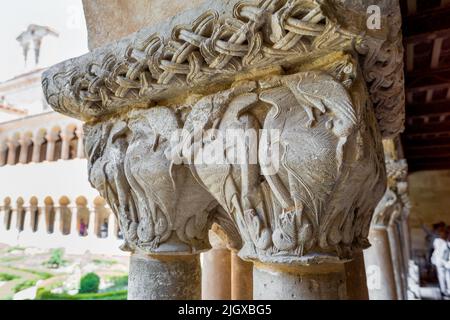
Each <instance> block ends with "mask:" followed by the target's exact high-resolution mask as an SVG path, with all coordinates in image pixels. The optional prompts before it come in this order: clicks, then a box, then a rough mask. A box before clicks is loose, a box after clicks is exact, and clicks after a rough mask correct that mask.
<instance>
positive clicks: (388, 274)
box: [364, 228, 398, 300]
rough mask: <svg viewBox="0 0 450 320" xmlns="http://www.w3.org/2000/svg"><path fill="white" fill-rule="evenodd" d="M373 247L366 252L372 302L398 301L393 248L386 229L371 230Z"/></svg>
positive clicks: (370, 237)
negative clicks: (392, 254)
mask: <svg viewBox="0 0 450 320" xmlns="http://www.w3.org/2000/svg"><path fill="white" fill-rule="evenodd" d="M369 240H370V243H371V244H372V246H371V247H370V248H369V249H367V250H365V251H364V260H365V265H366V273H367V283H368V289H369V298H370V300H397V299H398V296H397V289H396V285H395V276H394V268H393V264H392V257H391V248H390V246H389V237H388V233H387V230H386V228H371V230H370V233H369Z"/></svg>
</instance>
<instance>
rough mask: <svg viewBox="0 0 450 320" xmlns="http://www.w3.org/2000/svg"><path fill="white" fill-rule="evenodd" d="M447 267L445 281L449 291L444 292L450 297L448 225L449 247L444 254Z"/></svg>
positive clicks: (448, 230)
mask: <svg viewBox="0 0 450 320" xmlns="http://www.w3.org/2000/svg"><path fill="white" fill-rule="evenodd" d="M443 259H444V268H445V283H446V288H447V291H446V292H444V296H445V297H450V226H447V247H446V248H445V252H444V254H443Z"/></svg>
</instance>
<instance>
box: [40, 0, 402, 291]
mask: <svg viewBox="0 0 450 320" xmlns="http://www.w3.org/2000/svg"><path fill="white" fill-rule="evenodd" d="M366 2H367V1H366V0H357V1H338V2H336V1H332V2H330V1H325V2H323V3H322V2H321V3H320V4H319V3H318V2H313V1H312V2H311V1H308V2H301V1H300V2H295V3H294V2H292V1H287V2H284V1H281V2H280V1H276V0H273V1H272V0H257V1H254V2H245V1H240V0H230V1H220V0H209V1H202V3H201V4H198V6H197V7H196V10H197V11H195V10H193V11H188V12H185V13H179V14H177V16H176V18H173V19H170V20H168V21H167V22H166V23H164V24H160V25H151V26H148V27H147V28H144V29H142V30H140V31H139V32H138V33H136V34H133V35H130V36H129V37H127V38H124V39H122V40H120V41H117V42H113V43H110V44H107V45H104V46H103V47H100V48H97V49H96V50H95V51H93V52H91V53H89V54H87V55H85V56H83V57H79V58H75V59H72V60H69V61H66V62H63V63H61V64H59V65H57V66H54V67H52V68H50V69H49V70H47V71H46V72H45V74H44V76H43V88H44V93H45V95H46V97H47V100H48V103H49V105H50V106H52V108H53V109H54V110H56V111H58V112H61V113H64V114H66V115H68V116H71V117H75V118H78V119H83V120H85V121H86V123H85V125H84V127H83V130H84V135H85V137H84V143H85V150H86V157H87V159H88V166H89V167H88V168H89V180H90V182H91V183H92V185H93V186H94V187H95V188H96V189H97V190H98V191H99V192H100V195H101V196H102V197H103V198H104V199H105V200H106V202H107V203H108V205H109V206H110V207H111V209H112V210H113V211H114V213H115V214H117V216H118V217H119V222H120V226H121V230H122V233H123V234H124V244H123V245H122V249H124V250H127V251H130V252H131V278H130V279H131V280H130V298H131V299H153V298H169V299H173V298H189V297H190V298H198V297H199V290H197V289H196V288H199V287H200V282H199V281H200V280H199V277H196V276H195V275H196V272H195V270H197V268H198V257H197V256H196V255H197V254H198V253H200V252H203V251H205V250H208V249H209V247H210V244H209V241H208V238H207V230H208V229H209V226H210V225H211V223H217V224H219V225H220V226H221V227H222V228H223V229H224V231H225V232H226V233H227V236H228V238H229V239H231V241H230V248H231V249H233V250H235V251H237V250H239V256H240V257H241V258H242V259H243V260H246V261H252V262H254V263H255V268H254V281H253V287H254V297H255V298H257V299H272V298H276V299H280V298H286V299H348V298H350V297H353V296H358V297H360V296H361V293H354V292H352V293H349V290H348V289H349V288H351V286H350V285H347V280H346V274H349V277H350V278H351V277H353V276H354V277H355V280H354V281H357V282H360V281H362V280H361V279H362V271H361V265H362V264H361V261H360V258H361V251H362V250H363V249H365V248H367V247H368V246H369V243H368V240H367V238H368V234H369V228H370V223H371V218H372V213H373V210H374V209H375V207H376V205H377V203H378V202H379V200H380V199H381V198H382V196H383V193H384V191H385V189H386V172H385V171H386V170H385V164H384V156H383V148H382V142H381V140H382V137H391V136H396V135H397V134H398V133H399V132H400V131H401V130H402V128H403V119H404V92H403V91H404V90H403V74H402V69H403V65H402V63H403V62H402V59H396V57H401V56H403V48H402V45H401V43H402V42H401V30H400V25H401V15H400V11H399V6H398V3H397V2H396V1H395V2H389V4H388V5H387V4H380V9H381V14H382V17H381V18H382V21H385V23H384V24H383V28H382V30H371V32H366V31H367V30H366V29H367V23H366V22H367V12H366V8H367V3H366ZM92 6H93V7H94V8H97V7H98V6H99V2H94V3H93V4H92ZM92 6H89V7H90V8H92ZM111 6H112V8H116V7H114V3H113V4H109V5H108V6H107V8H109V9H111ZM97 9H98V8H97ZM154 9H155V10H156V8H154ZM152 10H153V8H152ZM100 11H101V10H100ZM196 13H197V14H196ZM87 16H89V21H91V22H92V21H93V20H92V18H93V16H92V11H91V12H89V10H88V14H87ZM102 17H104V15H102ZM225 21H226V23H225ZM342 21H345V24H343V23H342ZM102 25H103V26H104V27H106V26H107V25H109V24H102ZM305 25H306V26H307V27H305ZM106 28H107V27H106ZM91 29H92V28H91ZM97 31H98V30H97ZM111 31H113V30H111ZM91 34H92V32H91ZM97 34H98V33H97ZM174 48H175V49H174ZM92 66H95V68H94V67H92ZM69 75H70V76H69ZM380 83H385V84H388V85H387V86H380V85H379V84H380ZM380 97H382V98H380ZM180 129H181V130H180ZM260 129H263V130H262V131H260ZM230 131H231V132H232V133H230V134H232V135H233V137H236V139H237V140H239V141H238V142H237V144H234V145H233V144H232V143H231V144H228V142H229V141H225V142H226V143H223V142H224V141H223V139H222V137H225V136H227V135H228V134H229V132H230ZM259 132H263V134H262V135H261V136H259V135H258V134H257V133H259ZM252 139H255V140H252ZM199 147H200V148H199ZM235 151H237V152H235ZM205 155H206V158H205V157H204V156H205ZM213 156H217V157H221V156H224V157H225V158H226V159H221V158H219V159H217V158H216V159H214V158H213ZM236 158H237V159H236ZM211 160H212V161H211ZM222 160H226V161H222ZM217 207H220V208H221V209H222V210H223V212H222V211H220V212H219V211H218V209H217ZM353 259H356V260H355V261H354V262H353V264H354V265H355V269H354V270H356V272H355V271H354V272H350V271H351V268H350V269H348V268H347V270H346V265H345V264H346V263H348V262H349V261H352V260H353ZM358 259H359V260H358ZM350 266H351V265H350ZM358 268H359V269H358ZM349 270H350V271H349ZM346 271H348V272H346ZM159 279H162V281H159ZM187 281H188V282H189V285H187V284H186V282H187ZM351 285H354V283H353V282H352V283H351ZM160 286H163V287H162V288H160ZM184 286H186V287H185V288H186V291H185V293H183V294H180V293H179V290H180V288H183V287H184ZM347 286H348V288H347Z"/></svg>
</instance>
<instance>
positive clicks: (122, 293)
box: [36, 288, 128, 300]
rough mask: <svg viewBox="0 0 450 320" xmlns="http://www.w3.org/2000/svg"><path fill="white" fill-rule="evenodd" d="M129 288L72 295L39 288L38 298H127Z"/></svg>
mask: <svg viewBox="0 0 450 320" xmlns="http://www.w3.org/2000/svg"><path fill="white" fill-rule="evenodd" d="M127 294H128V292H127V290H121V291H114V292H107V293H79V294H76V295H70V294H67V293H61V294H57V293H51V292H50V291H48V290H45V289H44V288H40V289H38V292H37V294H36V300H127Z"/></svg>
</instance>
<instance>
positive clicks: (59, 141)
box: [53, 133, 62, 161]
mask: <svg viewBox="0 0 450 320" xmlns="http://www.w3.org/2000/svg"><path fill="white" fill-rule="evenodd" d="M61 156H62V139H61V134H60V133H58V137H57V139H56V140H55V153H54V156H53V160H54V161H58V160H59V159H61Z"/></svg>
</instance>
